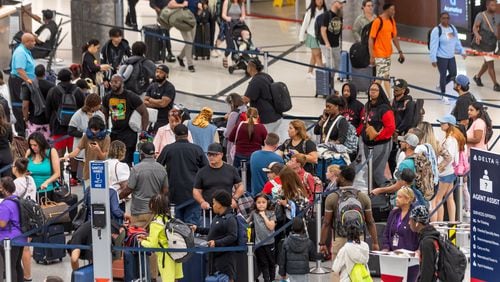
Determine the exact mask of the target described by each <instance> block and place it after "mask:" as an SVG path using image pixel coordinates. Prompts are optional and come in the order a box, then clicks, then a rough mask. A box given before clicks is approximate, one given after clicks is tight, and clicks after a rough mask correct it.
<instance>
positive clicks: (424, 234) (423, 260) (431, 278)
mask: <svg viewBox="0 0 500 282" xmlns="http://www.w3.org/2000/svg"><path fill="white" fill-rule="evenodd" d="M439 237H440V233H439V231H437V230H436V229H435V228H434V227H433V226H431V225H427V226H426V227H424V228H423V229H422V230H421V231H420V234H419V246H418V249H419V250H420V269H425V271H421V272H420V276H419V278H418V281H419V282H435V281H437V277H436V276H435V272H436V267H435V265H436V255H437V253H436V248H435V246H434V241H436V240H439Z"/></svg>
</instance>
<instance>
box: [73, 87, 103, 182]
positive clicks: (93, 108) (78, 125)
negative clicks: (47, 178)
mask: <svg viewBox="0 0 500 282" xmlns="http://www.w3.org/2000/svg"><path fill="white" fill-rule="evenodd" d="M93 116H98V117H100V118H102V120H104V114H103V113H102V111H101V96H99V95H98V94H95V93H92V94H89V95H88V96H87V97H86V98H85V103H84V105H83V107H82V108H81V109H79V110H78V111H76V112H75V113H74V114H73V116H72V117H71V120H70V121H69V126H68V135H69V136H73V137H75V140H74V141H73V151H74V150H75V149H76V148H77V147H78V143H80V140H81V138H82V137H83V135H84V133H85V131H87V127H88V124H89V119H90V118H91V117H93ZM75 159H76V160H77V161H78V166H79V168H83V167H82V165H83V162H84V161H85V150H81V151H80V153H79V154H78V155H77V156H76V157H75ZM79 171H80V170H79ZM79 178H81V176H79Z"/></svg>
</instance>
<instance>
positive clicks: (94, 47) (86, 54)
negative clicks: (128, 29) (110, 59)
mask: <svg viewBox="0 0 500 282" xmlns="http://www.w3.org/2000/svg"><path fill="white" fill-rule="evenodd" d="M99 48H100V45H99V40H97V39H91V40H89V41H88V42H87V43H86V44H85V45H84V46H83V47H82V53H83V55H82V78H84V79H85V78H90V79H91V80H92V82H93V83H94V85H97V83H96V76H97V73H98V72H100V71H107V70H110V69H111V66H110V65H106V64H104V65H99V63H98V60H97V58H96V55H97V56H98V55H99Z"/></svg>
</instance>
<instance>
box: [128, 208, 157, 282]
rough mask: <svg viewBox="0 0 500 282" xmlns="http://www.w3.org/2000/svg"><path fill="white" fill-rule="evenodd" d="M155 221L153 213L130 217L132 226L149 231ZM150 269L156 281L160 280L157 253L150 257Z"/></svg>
mask: <svg viewBox="0 0 500 282" xmlns="http://www.w3.org/2000/svg"><path fill="white" fill-rule="evenodd" d="M152 220H153V214H152V213H144V214H138V215H132V216H131V217H130V224H131V225H135V226H137V227H142V228H145V229H148V227H149V224H150V223H151V221H152ZM149 267H150V268H151V277H152V278H154V279H157V278H158V260H157V258H156V253H152V254H151V256H150V257H149Z"/></svg>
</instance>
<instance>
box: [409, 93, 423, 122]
mask: <svg viewBox="0 0 500 282" xmlns="http://www.w3.org/2000/svg"><path fill="white" fill-rule="evenodd" d="M411 106H412V107H413V117H412V118H413V119H412V121H411V124H410V125H411V127H417V125H418V124H419V123H421V122H422V121H423V120H424V114H425V109H424V99H416V100H414V101H412V103H411Z"/></svg>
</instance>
